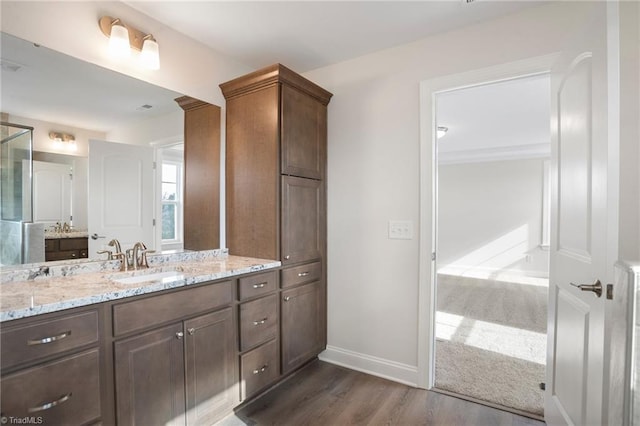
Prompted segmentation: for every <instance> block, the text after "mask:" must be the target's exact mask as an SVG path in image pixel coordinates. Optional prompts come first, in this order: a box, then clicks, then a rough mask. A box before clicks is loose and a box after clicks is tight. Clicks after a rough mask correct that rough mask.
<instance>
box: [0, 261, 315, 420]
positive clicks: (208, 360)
mask: <svg viewBox="0 0 640 426" xmlns="http://www.w3.org/2000/svg"><path fill="white" fill-rule="evenodd" d="M206 253H207V252H195V253H193V254H192V257H191V258H186V257H184V256H185V255H184V254H183V255H182V256H183V257H182V258H180V257H179V256H180V255H171V256H173V258H171V257H170V256H169V257H166V258H165V259H163V260H162V261H160V262H159V260H160V259H159V258H160V257H159V256H153V257H150V261H152V265H151V267H150V269H149V270H141V271H129V272H118V271H117V270H116V269H113V268H114V266H113V265H117V263H118V262H116V261H112V262H101V263H100V266H98V267H97V269H98V270H97V271H96V272H83V273H77V272H78V271H76V272H71V270H72V269H73V266H74V265H76V269H80V268H87V267H88V266H87V265H89V264H85V265H84V266H78V265H83V264H70V265H60V266H55V267H54V266H52V267H50V275H49V276H38V277H37V278H35V279H34V280H27V281H21V280H20V279H19V278H18V280H15V281H14V282H3V283H2V285H3V288H4V289H5V291H7V293H6V294H9V295H10V296H8V297H7V298H4V297H3V300H2V306H1V311H0V319H1V320H2V327H1V332H0V339H1V342H0V344H1V350H2V357H1V360H2V381H1V387H2V389H1V391H2V395H3V398H2V408H1V411H2V416H5V417H14V418H24V417H35V418H36V419H37V418H40V417H41V418H42V420H43V424H65V425H67V424H68V425H75V424H77V425H82V424H94V423H97V424H105V425H108V424H118V425H129V424H185V422H186V423H187V424H212V423H214V422H215V421H217V420H219V419H221V418H222V417H224V416H226V415H228V414H230V413H231V412H232V408H233V407H235V406H237V405H238V404H240V403H241V402H243V401H246V400H248V399H250V398H251V397H252V396H255V395H256V394H258V393H259V392H260V391H262V390H265V389H267V388H268V387H269V386H271V385H273V384H274V383H276V382H277V381H278V380H280V379H281V378H283V377H284V376H285V375H286V374H287V373H288V372H289V371H291V369H290V368H288V365H289V364H290V363H291V360H289V359H287V358H285V357H286V354H287V353H288V351H290V349H288V348H287V347H283V346H282V345H281V343H282V342H288V343H287V344H288V345H292V346H294V347H299V348H303V347H307V349H305V350H303V351H301V353H304V355H303V356H302V357H300V356H298V358H297V359H296V364H303V363H305V362H306V361H308V360H310V359H312V358H314V357H315V356H316V355H317V354H318V353H319V351H320V350H321V349H322V348H321V345H322V342H323V341H324V339H321V337H320V336H315V338H316V339H319V340H318V341H315V342H309V341H308V339H309V336H304V335H298V334H296V331H297V329H298V328H297V327H298V326H296V325H290V326H289V327H284V325H285V323H286V322H287V321H291V315H292V313H291V312H290V310H289V308H285V307H284V306H285V305H286V304H287V298H290V297H291V296H292V294H293V293H292V290H293V291H294V292H295V291H298V292H306V291H307V290H306V289H305V284H307V283H310V282H317V280H319V279H321V278H322V277H320V276H318V275H317V273H315V272H310V273H309V274H307V275H304V277H300V278H296V280H297V281H298V283H297V284H295V285H294V284H292V282H291V279H290V278H289V276H290V275H291V273H290V272H287V271H283V270H282V269H281V264H280V262H279V261H269V260H263V259H254V258H246V257H238V256H229V255H226V254H222V255H214V256H210V255H209V256H208V255H207V254H206ZM79 272H82V271H79ZM296 276H297V275H296ZM317 314H319V313H318V312H315V311H314V312H307V313H306V314H305V315H306V316H307V317H309V318H311V316H312V315H317ZM297 315H301V314H300V313H298V314H297ZM316 321H317V319H316ZM287 330H289V331H287ZM294 342H297V343H294ZM296 350H297V351H300V349H296Z"/></svg>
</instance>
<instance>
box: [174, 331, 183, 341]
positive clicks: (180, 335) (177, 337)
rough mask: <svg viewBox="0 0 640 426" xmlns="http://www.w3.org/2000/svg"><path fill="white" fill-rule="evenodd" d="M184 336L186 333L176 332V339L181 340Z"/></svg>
mask: <svg viewBox="0 0 640 426" xmlns="http://www.w3.org/2000/svg"><path fill="white" fill-rule="evenodd" d="M183 337H184V333H183V332H182V331H178V332H177V333H176V339H178V340H180V339H182V338H183Z"/></svg>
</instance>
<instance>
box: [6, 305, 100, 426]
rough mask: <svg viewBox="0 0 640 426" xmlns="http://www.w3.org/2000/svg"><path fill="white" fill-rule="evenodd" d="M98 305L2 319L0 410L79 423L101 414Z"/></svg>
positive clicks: (11, 415) (51, 421)
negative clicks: (62, 311)
mask: <svg viewBox="0 0 640 426" xmlns="http://www.w3.org/2000/svg"><path fill="white" fill-rule="evenodd" d="M100 312H101V309H100V308H95V307H94V308H92V309H75V310H73V311H67V312H65V313H62V314H60V313H55V314H48V315H45V316H43V317H34V318H27V319H24V320H17V321H11V322H8V323H3V324H2V332H1V333H0V347H1V348H2V357H1V361H2V379H1V380H0V388H1V389H0V392H1V395H2V399H1V400H0V415H1V416H3V417H5V418H7V420H8V423H12V422H13V423H15V422H16V421H17V420H12V419H11V418H14V419H18V420H21V419H24V418H27V417H28V418H33V419H35V420H34V422H41V423H42V424H65V425H84V424H92V423H95V422H97V421H100V420H101V417H102V416H103V406H102V398H101V396H102V386H103V384H104V383H103V381H104V378H105V376H104V375H103V374H102V360H103V355H102V353H101V350H100V346H99V342H100V324H99V317H100Z"/></svg>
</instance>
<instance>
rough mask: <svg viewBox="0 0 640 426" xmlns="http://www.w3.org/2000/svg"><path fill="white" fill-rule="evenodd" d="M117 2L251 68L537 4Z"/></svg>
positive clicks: (366, 48)
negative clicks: (125, 4) (123, 3)
mask: <svg viewBox="0 0 640 426" xmlns="http://www.w3.org/2000/svg"><path fill="white" fill-rule="evenodd" d="M125 3H127V4H128V5H129V6H131V7H133V8H134V9H137V10H138V11H140V12H142V13H144V14H146V15H148V16H150V17H152V18H154V19H155V20H157V21H159V22H162V23H163V24H165V25H167V26H169V27H171V28H173V29H175V30H177V31H179V32H181V33H183V34H185V35H187V36H189V37H191V38H193V39H195V40H197V41H199V42H201V43H203V44H205V45H207V46H209V47H211V48H212V49H214V50H216V51H218V52H221V53H223V54H225V55H228V56H230V57H232V58H235V59H236V60H237V61H239V62H241V63H244V64H246V65H249V66H251V67H253V68H261V67H264V66H267V65H270V64H273V63H276V62H280V63H283V64H285V65H287V66H288V67H290V68H292V69H293V70H295V71H297V72H300V73H303V72H306V71H309V70H312V69H316V68H320V67H324V66H327V65H330V64H334V63H337V62H342V61H345V60H347V59H351V58H355V57H358V56H361V55H364V54H367V53H371V52H375V51H378V50H382V49H386V48H390V47H394V46H398V45H401V44H405V43H409V42H412V41H415V40H419V39H421V38H424V37H427V36H429V35H432V34H435V33H439V32H444V31H451V30H453V29H456V28H460V27H463V26H467V25H471V24H473V23H477V22H480V21H484V20H488V19H493V18H497V17H500V16H503V15H507V14H510V13H513V12H516V11H519V10H522V9H525V8H528V7H532V6H534V5H538V6H539V5H540V4H541V2H540V1H484V0H475V1H473V2H470V3H467V2H466V1H465V0H443V1H278V2H274V1H125ZM159 42H160V44H162V41H161V40H159Z"/></svg>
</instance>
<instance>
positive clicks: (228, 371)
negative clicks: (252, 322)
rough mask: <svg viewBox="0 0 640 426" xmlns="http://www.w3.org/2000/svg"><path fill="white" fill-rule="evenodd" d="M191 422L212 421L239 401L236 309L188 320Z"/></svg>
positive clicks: (189, 419)
mask: <svg viewBox="0 0 640 426" xmlns="http://www.w3.org/2000/svg"><path fill="white" fill-rule="evenodd" d="M185 330H186V334H185V345H186V350H185V356H186V386H187V389H186V390H187V392H186V393H187V424H189V425H210V424H213V423H215V421H216V420H219V419H220V418H222V417H224V416H225V415H227V414H229V413H230V412H231V408H232V407H233V406H234V405H236V404H237V403H238V402H239V395H238V392H239V391H238V387H237V382H238V381H237V380H236V375H237V370H238V369H237V363H236V348H235V339H234V325H233V311H232V309H231V308H226V309H223V310H221V311H218V312H214V313H212V314H207V315H202V316H200V317H197V318H194V319H191V320H189V321H185Z"/></svg>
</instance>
